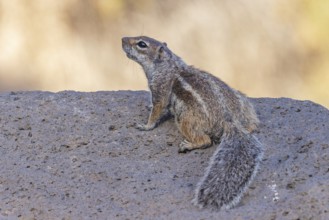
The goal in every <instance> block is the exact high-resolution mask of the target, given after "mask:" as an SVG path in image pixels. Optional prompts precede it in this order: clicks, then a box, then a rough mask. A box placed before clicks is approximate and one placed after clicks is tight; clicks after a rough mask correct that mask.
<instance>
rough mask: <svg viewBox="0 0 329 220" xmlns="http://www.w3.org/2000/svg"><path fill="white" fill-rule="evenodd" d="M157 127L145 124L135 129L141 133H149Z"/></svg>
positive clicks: (138, 125)
mask: <svg viewBox="0 0 329 220" xmlns="http://www.w3.org/2000/svg"><path fill="white" fill-rule="evenodd" d="M154 127H155V126H154V125H148V124H146V125H144V124H136V125H135V128H137V129H138V130H140V131H149V130H152V129H153V128H154Z"/></svg>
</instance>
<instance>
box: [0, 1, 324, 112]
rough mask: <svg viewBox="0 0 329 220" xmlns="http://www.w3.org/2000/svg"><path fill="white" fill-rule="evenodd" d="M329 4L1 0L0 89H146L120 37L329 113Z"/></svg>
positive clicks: (249, 88)
mask: <svg viewBox="0 0 329 220" xmlns="http://www.w3.org/2000/svg"><path fill="white" fill-rule="evenodd" d="M328 27H329V1H328V0H289V1H287V0H252V1H251V0H249V1H248V0H235V1H230V0H217V1H216V0H204V1H196V0H194V1H193V0H138V1H136V0H84V1H80V0H65V1H64V0H61V1H59V0H58V1H53V0H33V1H29V0H0V91H12V90H47V91H60V90H78V91H97V90H141V89H143V90H146V89H147V83H146V79H145V76H144V73H143V72H142V70H141V68H140V67H139V66H138V64H136V63H134V62H133V61H131V60H129V59H128V58H127V57H125V55H124V53H123V52H122V50H121V37H122V36H136V35H147V36H151V37H154V38H156V39H158V40H161V41H165V42H167V44H168V46H169V47H170V48H171V49H172V50H173V51H174V52H175V53H176V54H177V55H179V56H181V57H182V58H183V59H184V60H185V61H186V62H187V63H188V64H193V65H194V66H196V67H199V68H201V69H204V70H207V71H209V72H211V73H212V74H214V75H217V76H219V77H220V78H221V79H223V80H224V81H226V82H227V83H229V84H230V85H231V86H233V87H234V88H237V89H239V90H241V91H243V92H244V93H246V94H247V95H249V96H252V97H291V98H296V99H302V100H305V99H308V100H313V101H315V102H318V103H320V104H322V105H325V106H327V107H329V88H328V87H329V28H328Z"/></svg>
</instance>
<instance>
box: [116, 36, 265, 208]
mask: <svg viewBox="0 0 329 220" xmlns="http://www.w3.org/2000/svg"><path fill="white" fill-rule="evenodd" d="M122 47H123V50H124V51H125V52H126V54H127V56H128V57H129V58H130V59H132V60H134V61H136V62H137V63H139V64H140V65H141V66H142V67H143V69H144V71H145V74H146V77H147V80H148V86H149V88H150V90H151V95H152V96H151V100H152V105H153V106H152V110H151V113H150V116H149V118H148V122H147V124H146V125H138V126H137V128H138V129H140V130H151V129H153V128H155V127H156V125H157V124H158V123H159V122H160V120H161V118H162V117H163V116H164V115H166V114H168V112H169V113H171V114H172V115H173V116H174V118H175V122H176V125H177V127H178V129H179V131H180V132H181V133H182V135H183V136H184V138H185V140H184V141H183V142H182V143H181V144H180V147H179V152H186V151H190V150H194V149H199V148H206V147H209V146H210V145H212V143H219V145H218V147H217V149H216V151H215V153H214V154H213V156H212V157H211V159H210V162H209V165H208V167H207V168H206V171H205V175H204V177H203V178H202V179H201V181H200V182H199V183H198V185H197V187H196V192H195V197H194V199H193V203H194V204H195V205H197V206H199V207H208V208H212V209H216V210H219V209H229V208H231V207H233V206H235V205H236V204H238V203H239V201H240V199H241V197H242V194H243V193H244V192H245V191H246V189H247V187H248V186H249V185H250V183H251V181H252V179H253V178H254V177H255V175H256V173H257V170H258V167H259V164H260V161H261V159H262V155H263V146H262V144H261V143H260V142H259V141H258V140H257V138H256V137H255V136H254V135H252V134H251V132H252V131H254V130H255V129H256V128H257V124H258V122H259V121H258V118H257V116H256V113H255V110H254V108H253V106H252V104H251V103H250V102H249V101H248V99H247V98H246V97H245V96H244V95H243V94H242V93H240V92H239V91H237V90H234V89H232V88H230V87H229V86H228V85H227V84H226V83H224V82H223V81H221V80H220V79H218V78H216V77H215V76H213V75H211V74H209V73H207V72H205V71H202V70H199V69H196V68H195V67H193V66H189V65H187V64H185V62H184V61H183V60H182V59H181V58H180V57H178V56H177V55H175V54H174V53H173V52H172V51H171V50H170V49H169V48H168V47H167V44H166V43H161V42H159V41H157V40H155V39H152V38H149V37H145V36H140V37H124V38H122Z"/></svg>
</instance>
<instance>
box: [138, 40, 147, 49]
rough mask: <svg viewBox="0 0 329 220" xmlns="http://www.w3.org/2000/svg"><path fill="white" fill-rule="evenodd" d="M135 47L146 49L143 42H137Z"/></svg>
mask: <svg viewBox="0 0 329 220" xmlns="http://www.w3.org/2000/svg"><path fill="white" fill-rule="evenodd" d="M137 46H138V47H140V48H146V47H147V45H146V43H145V42H144V41H139V42H138V43H137Z"/></svg>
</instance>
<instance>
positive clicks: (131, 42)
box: [122, 36, 172, 67]
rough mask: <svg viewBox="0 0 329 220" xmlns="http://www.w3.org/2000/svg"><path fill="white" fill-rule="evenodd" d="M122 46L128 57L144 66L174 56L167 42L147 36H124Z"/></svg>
mask: <svg viewBox="0 0 329 220" xmlns="http://www.w3.org/2000/svg"><path fill="white" fill-rule="evenodd" d="M122 48H123V50H124V51H125V52H126V54H127V57H128V58H130V59H132V60H134V61H136V62H137V63H139V64H140V65H142V66H143V67H147V66H153V64H155V63H161V62H164V61H168V60H170V58H171V56H172V53H171V51H170V50H169V49H168V47H167V44H166V43H161V42H159V41H157V40H155V39H152V38H150V37H145V36H140V37H124V38H122Z"/></svg>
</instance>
